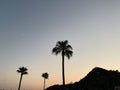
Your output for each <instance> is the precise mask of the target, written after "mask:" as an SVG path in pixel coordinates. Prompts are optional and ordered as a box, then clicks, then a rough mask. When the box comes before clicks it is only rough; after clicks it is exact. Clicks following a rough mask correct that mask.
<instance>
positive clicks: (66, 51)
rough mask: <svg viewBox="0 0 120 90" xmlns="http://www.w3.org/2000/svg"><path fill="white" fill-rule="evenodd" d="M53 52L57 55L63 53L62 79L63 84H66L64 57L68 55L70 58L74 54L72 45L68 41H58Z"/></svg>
mask: <svg viewBox="0 0 120 90" xmlns="http://www.w3.org/2000/svg"><path fill="white" fill-rule="evenodd" d="M52 53H54V54H55V55H58V54H61V55H62V80H63V85H65V74H64V57H65V56H66V57H67V58H68V59H70V57H71V56H72V55H73V51H72V47H71V45H69V44H68V41H67V40H65V41H58V42H57V43H56V46H55V47H54V48H53V49H52Z"/></svg>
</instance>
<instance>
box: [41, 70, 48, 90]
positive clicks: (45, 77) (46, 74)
mask: <svg viewBox="0 0 120 90" xmlns="http://www.w3.org/2000/svg"><path fill="white" fill-rule="evenodd" d="M42 77H43V78H44V86H43V90H45V79H48V77H49V75H48V73H47V72H46V73H43V74H42Z"/></svg>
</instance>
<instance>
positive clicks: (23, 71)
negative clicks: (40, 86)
mask: <svg viewBox="0 0 120 90" xmlns="http://www.w3.org/2000/svg"><path fill="white" fill-rule="evenodd" d="M27 70H28V69H27V68H26V67H19V69H18V70H17V72H18V73H20V74H21V75H20V81H19V86H18V90H20V87H21V82H22V77H23V75H26V74H28V72H27Z"/></svg>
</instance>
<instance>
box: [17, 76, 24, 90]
mask: <svg viewBox="0 0 120 90" xmlns="http://www.w3.org/2000/svg"><path fill="white" fill-rule="evenodd" d="M22 76H23V75H22V74H21V76H20V82H19V86H18V90H20V87H21V82H22Z"/></svg>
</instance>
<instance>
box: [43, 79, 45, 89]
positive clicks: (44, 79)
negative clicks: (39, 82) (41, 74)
mask: <svg viewBox="0 0 120 90" xmlns="http://www.w3.org/2000/svg"><path fill="white" fill-rule="evenodd" d="M43 90H45V78H44V86H43Z"/></svg>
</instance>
